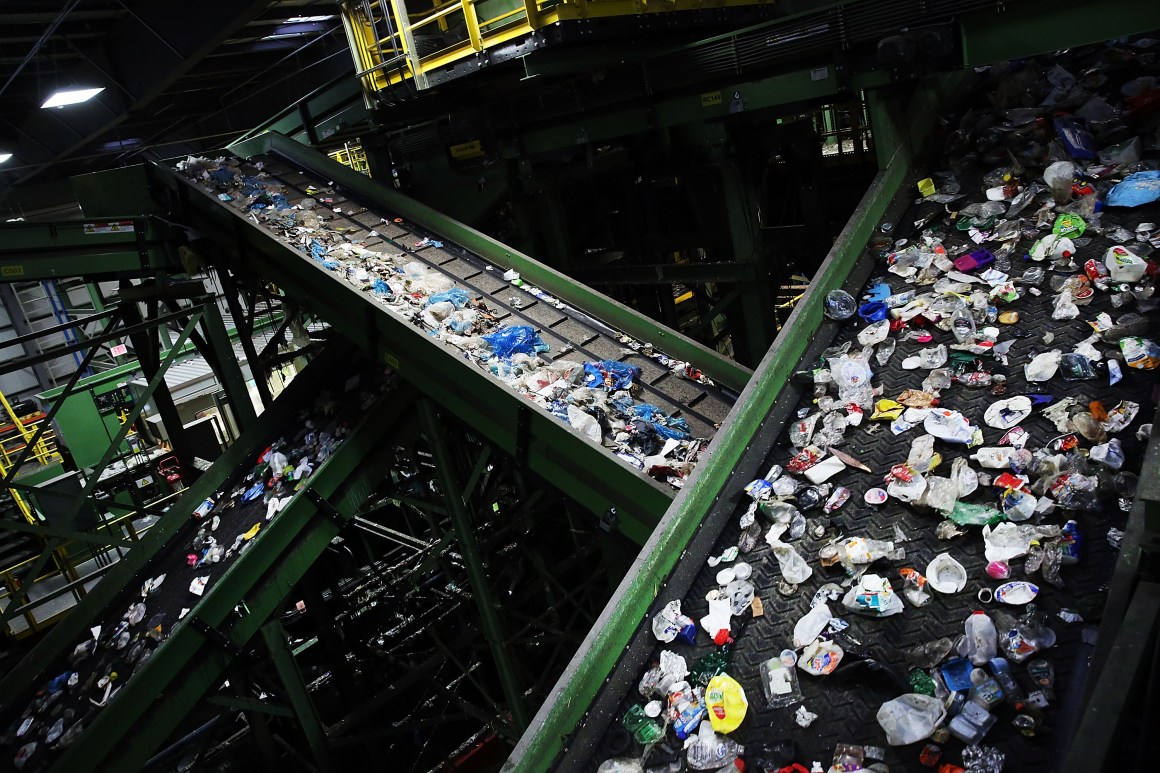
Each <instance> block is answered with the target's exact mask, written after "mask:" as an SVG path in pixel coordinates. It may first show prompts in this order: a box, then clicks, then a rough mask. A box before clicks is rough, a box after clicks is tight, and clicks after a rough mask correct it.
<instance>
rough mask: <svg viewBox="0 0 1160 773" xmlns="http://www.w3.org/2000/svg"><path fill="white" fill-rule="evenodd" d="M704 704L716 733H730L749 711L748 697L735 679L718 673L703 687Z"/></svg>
mask: <svg viewBox="0 0 1160 773" xmlns="http://www.w3.org/2000/svg"><path fill="white" fill-rule="evenodd" d="M705 706H706V708H708V709H709V722H710V724H712V726H713V730H714V731H716V732H718V733H732V732H733V731H734V730H736V729H737V727H738V726H739V725H740V724H741V722H742V720H744V719H745V714H746V713H747V712H748V711H749V699H748V698H746V697H745V690H744V688H742V687H741V685H740V684H739V683H738V682H737V680H736V679H734V678H733V677H731V676H729V675H728V674H720V675H718V676H715V677H713V678H712V679H710V680H709V686H708V687H706V688H705Z"/></svg>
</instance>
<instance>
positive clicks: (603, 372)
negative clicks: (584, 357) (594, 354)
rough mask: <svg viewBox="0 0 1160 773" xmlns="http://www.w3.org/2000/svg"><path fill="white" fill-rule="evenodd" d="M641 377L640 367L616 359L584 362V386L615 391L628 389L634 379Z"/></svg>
mask: <svg viewBox="0 0 1160 773" xmlns="http://www.w3.org/2000/svg"><path fill="white" fill-rule="evenodd" d="M637 378H640V368H638V367H636V366H635V365H629V364H628V363H625V362H618V361H616V360H604V361H603V362H586V363H584V386H586V387H604V388H606V389H608V390H609V391H612V392H615V391H617V390H620V389H628V388H629V387H630V386H632V382H633V379H637Z"/></svg>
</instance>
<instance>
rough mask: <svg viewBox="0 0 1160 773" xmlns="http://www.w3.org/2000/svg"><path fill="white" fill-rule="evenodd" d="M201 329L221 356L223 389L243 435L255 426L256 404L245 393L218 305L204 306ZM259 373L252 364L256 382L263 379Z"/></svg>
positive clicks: (244, 383)
mask: <svg viewBox="0 0 1160 773" xmlns="http://www.w3.org/2000/svg"><path fill="white" fill-rule="evenodd" d="M202 326H203V328H204V330H205V333H206V336H207V337H208V338H209V341H210V345H211V346H213V348H214V351H217V352H219V353H220V355H221V356H220V357H218V360H219V361H220V364H221V369H222V374H221V377H222V388H223V389H224V390H225V392H226V397H227V399H229V401H230V408H231V409H232V410H233V412H234V418H235V419H236V421H237V423H238V425H239V429H240V430H241V431H243V432H244V431H245V430H246V428H247V427H249V426H250V425H251V424H253V423H254V420H255V419H256V418H257V414H256V413H255V412H254V402H253V401H252V400H251V399H250V390H248V389H246V378H245V376H244V375H242V369H241V368H239V367H238V361H237V360H236V359H235V358H234V357H233V356H232V354H233V346H231V345H230V337H229V335H227V334H226V326H225V323H224V322H223V321H222V314H221V311H220V310H219V309H218V307H217V304H216V303H207V304H206V305H205V316H204V317H203V322H202ZM260 370H261V366H260V365H258V364H257V363H256V362H251V363H250V372H251V373H253V374H254V378H255V379H260V378H262V375H261V374H260V373H259V371H260Z"/></svg>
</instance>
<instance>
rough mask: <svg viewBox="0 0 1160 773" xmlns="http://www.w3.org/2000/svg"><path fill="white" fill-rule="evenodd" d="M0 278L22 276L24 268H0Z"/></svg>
mask: <svg viewBox="0 0 1160 773" xmlns="http://www.w3.org/2000/svg"><path fill="white" fill-rule="evenodd" d="M0 276H24V266H0Z"/></svg>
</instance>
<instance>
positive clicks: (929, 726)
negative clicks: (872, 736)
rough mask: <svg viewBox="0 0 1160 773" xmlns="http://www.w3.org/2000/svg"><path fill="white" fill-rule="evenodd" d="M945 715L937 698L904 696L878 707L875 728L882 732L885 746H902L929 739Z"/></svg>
mask: <svg viewBox="0 0 1160 773" xmlns="http://www.w3.org/2000/svg"><path fill="white" fill-rule="evenodd" d="M946 715H947V711H946V708H945V707H944V706H943V703H942V701H940V700H938V699H937V698H932V697H930V696H929V695H920V694H919V693H907V694H906V695H901V696H899V697H897V698H895V699H894V700H891V701H886V703H883V704H882V706H881V707H880V708H879V709H878V724H879V725H881V726H882V729H883V730H884V731H886V742H887V743H888V744H890V745H891V746H906V745H908V744H912V743H918V742H919V741H921V740H923V739H924V738H929V737H930V734H931V733H933V732H934V729H935V728H936V727H938V726H939V724H941V723H942V721H943V720H944V719H946Z"/></svg>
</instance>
